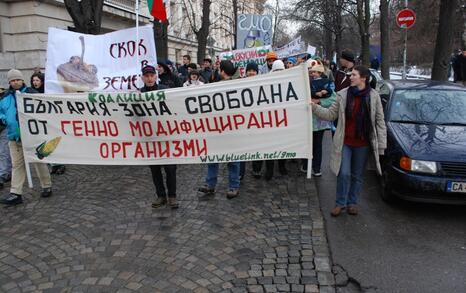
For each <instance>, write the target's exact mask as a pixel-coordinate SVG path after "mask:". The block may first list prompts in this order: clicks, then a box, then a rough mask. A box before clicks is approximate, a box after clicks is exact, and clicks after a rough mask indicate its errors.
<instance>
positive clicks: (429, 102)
mask: <svg viewBox="0 0 466 293" xmlns="http://www.w3.org/2000/svg"><path fill="white" fill-rule="evenodd" d="M390 109H391V110H390V116H389V120H390V121H396V122H407V123H416V122H418V123H424V124H445V125H448V124H452V125H455V124H456V125H461V124H464V125H466V90H439V89H428V90H414V89H407V90H396V91H395V92H394V94H393V98H392V104H391V107H390Z"/></svg>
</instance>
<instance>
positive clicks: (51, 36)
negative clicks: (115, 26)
mask: <svg viewBox="0 0 466 293" xmlns="http://www.w3.org/2000/svg"><path fill="white" fill-rule="evenodd" d="M138 54H139V56H138ZM156 56H157V55H156V52H155V42H154V31H153V29H152V26H142V27H140V28H139V40H136V28H129V29H125V30H120V31H116V32H111V33H108V34H104V35H87V34H80V33H75V32H70V31H66V30H61V29H56V28H49V33H48V42H47V63H46V66H45V92H46V93H75V92H88V91H107V92H114V91H132V90H137V89H138V88H139V87H141V86H142V83H141V79H140V74H141V68H142V67H143V65H146V64H150V65H155V64H157V57H156ZM138 60H139V62H138Z"/></svg>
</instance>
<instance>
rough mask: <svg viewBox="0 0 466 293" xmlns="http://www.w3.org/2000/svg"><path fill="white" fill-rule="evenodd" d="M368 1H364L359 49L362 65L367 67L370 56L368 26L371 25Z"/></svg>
mask: <svg viewBox="0 0 466 293" xmlns="http://www.w3.org/2000/svg"><path fill="white" fill-rule="evenodd" d="M370 5H371V4H370V0H364V36H363V40H364V41H363V43H362V45H363V46H362V48H361V54H362V58H361V59H362V64H363V65H365V66H367V67H369V65H370V62H371V61H370V60H371V54H370V50H369V47H370V33H369V29H370V25H371V7H370Z"/></svg>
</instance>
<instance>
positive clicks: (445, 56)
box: [431, 0, 458, 81]
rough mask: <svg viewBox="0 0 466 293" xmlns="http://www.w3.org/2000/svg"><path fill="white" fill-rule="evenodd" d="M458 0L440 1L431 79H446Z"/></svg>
mask: <svg viewBox="0 0 466 293" xmlns="http://www.w3.org/2000/svg"><path fill="white" fill-rule="evenodd" d="M457 7H458V0H442V2H440V15H439V24H438V30H437V40H436V42H435V51H434V65H433V67H432V76H431V79H432V80H440V81H446V80H448V63H449V62H450V54H451V49H452V48H451V44H453V38H454V35H453V30H452V29H451V28H452V27H453V26H454V24H455V18H454V14H455V9H456V8H457Z"/></svg>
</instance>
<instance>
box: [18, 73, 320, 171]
mask: <svg viewBox="0 0 466 293" xmlns="http://www.w3.org/2000/svg"><path fill="white" fill-rule="evenodd" d="M309 96H310V93H309V80H308V76H307V69H306V68H305V67H304V66H300V67H296V68H293V69H288V70H284V71H280V72H275V73H270V74H267V75H259V76H256V77H250V78H243V79H237V80H233V81H222V82H218V83H213V84H207V85H203V86H192V87H188V88H176V89H169V90H160V91H154V92H147V93H136V92H133V93H123V92H116V93H94V92H89V93H76V94H18V114H19V121H20V126H21V140H22V143H23V148H24V153H25V159H26V161H27V162H45V163H59V164H92V165H155V164H191V163H213V162H220V163H221V162H231V161H251V160H269V159H292V158H310V154H312V147H311V136H312V119H311V117H310V111H309V106H308V99H309Z"/></svg>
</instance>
